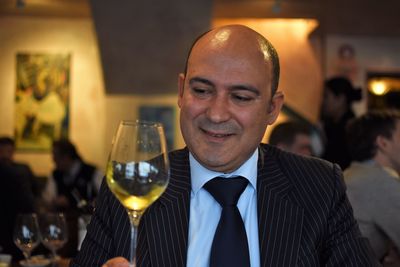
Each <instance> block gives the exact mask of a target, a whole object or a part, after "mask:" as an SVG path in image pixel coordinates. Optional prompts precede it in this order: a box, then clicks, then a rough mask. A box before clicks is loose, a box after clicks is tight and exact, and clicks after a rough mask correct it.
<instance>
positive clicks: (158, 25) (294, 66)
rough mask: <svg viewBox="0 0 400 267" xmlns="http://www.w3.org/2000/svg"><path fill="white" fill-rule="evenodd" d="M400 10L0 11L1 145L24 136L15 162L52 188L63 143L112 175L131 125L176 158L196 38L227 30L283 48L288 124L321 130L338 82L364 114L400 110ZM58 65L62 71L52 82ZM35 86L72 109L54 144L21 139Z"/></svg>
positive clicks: (315, 3) (42, 6) (133, 4)
mask: <svg viewBox="0 0 400 267" xmlns="http://www.w3.org/2000/svg"><path fill="white" fill-rule="evenodd" d="M398 10H400V1H397V0H386V1H372V0H368V1H357V0H324V1H320V0H214V1H212V0H201V1H198V0H169V1H154V0H146V1H126V0H119V1H109V0H2V1H0V58H1V60H0V125H1V126H0V135H7V136H13V137H16V141H17V151H16V154H15V159H16V160H17V161H20V162H24V163H26V164H28V165H29V166H30V167H31V168H32V170H33V172H34V174H35V176H37V179H39V183H42V184H43V183H44V182H45V179H46V177H47V176H48V175H49V174H50V173H51V171H52V170H53V168H54V163H53V159H52V154H51V147H50V144H51V141H52V140H54V139H57V136H58V137H60V136H62V137H67V138H68V139H70V140H71V141H72V142H73V143H74V144H75V145H76V147H78V149H79V152H80V154H81V156H82V157H83V158H84V159H85V160H86V161H88V162H90V163H92V164H94V165H96V166H98V168H99V169H101V170H102V171H103V172H104V171H105V169H106V163H107V158H108V156H109V152H110V147H111V142H112V138H113V135H114V133H115V131H116V129H117V126H118V123H119V122H120V121H121V120H136V119H148V120H164V123H166V124H167V125H166V126H165V127H166V128H167V138H168V145H169V149H176V148H181V147H184V141H183V138H182V136H181V133H180V131H179V108H178V106H177V80H178V73H180V72H182V71H183V69H184V67H185V59H186V56H187V53H188V50H189V48H190V46H191V44H192V41H193V40H194V38H195V37H196V36H198V35H199V34H201V33H202V32H205V31H206V30H208V29H209V28H212V27H216V26H221V25H225V24H243V25H247V26H249V27H251V28H253V29H255V30H257V31H258V32H260V33H261V34H263V35H264V36H266V37H267V38H268V39H269V40H270V41H271V42H272V43H273V44H274V45H275V47H276V49H277V51H278V53H279V56H280V60H281V79H280V83H279V90H281V91H283V92H284V94H285V105H284V108H283V111H282V112H281V115H280V116H279V118H278V120H279V121H285V120H287V119H288V118H295V119H298V120H301V121H303V122H305V123H307V124H309V125H312V126H315V125H317V123H318V119H319V115H320V105H321V101H322V94H323V82H324V80H325V79H327V78H329V77H333V76H336V75H345V76H346V77H348V78H349V79H350V80H351V81H352V83H353V85H354V86H357V87H360V88H362V94H363V98H362V100H361V101H360V102H357V103H356V104H354V106H353V108H354V110H355V113H356V114H363V113H365V112H366V111H367V110H369V109H372V108H376V107H378V108H379V107H385V106H386V105H388V103H389V102H390V103H392V105H395V106H396V107H400V98H399V96H400V20H399V18H398ZM49 58H50V60H53V62H54V61H57V60H58V63H54V64H60V68H59V72H58V73H54V74H51V75H53V76H52V77H53V78H49V77H50V76H51V75H48V70H46V67H48V66H49V65H46V64H47V63H46V62H48V61H46V59H49ZM34 61H36V63H34ZM60 62H61V63H60ZM35 64H36V65H35ZM50 64H51V63H50ZM61 65H62V66H61ZM40 68H43V69H44V70H40ZM33 73H35V74H33ZM38 73H39V75H37V74H38ZM40 73H41V74H43V77H42V78H43V79H41V78H40V76H41V75H40ZM30 74H31V75H37V76H38V77H37V78H35V79H36V80H35V81H32V78H30V77H29V75H30ZM46 75H47V76H46ZM54 77H55V78H54ZM32 82H33V83H38V84H40V83H41V82H43V83H46V82H54V83H57V84H58V85H60V92H61V93H60V94H61V96H62V97H63V99H62V101H63V103H64V105H65V106H64V108H65V109H64V111H62V118H63V120H62V122H61V121H58V122H59V125H56V124H54V125H52V122H50V123H49V124H50V126H51V127H50V132H51V133H52V136H51V137H48V138H47V139H46V140H40V141H38V140H35V141H32V140H25V141H24V140H23V139H24V138H25V137H26V136H27V135H28V133H27V132H26V131H27V130H26V129H22V128H23V126H21V125H20V123H19V122H20V117H21V116H22V114H21V112H22V111H23V110H25V111H26V110H28V111H29V107H26V106H25V107H21V105H19V104H18V103H17V102H18V101H19V103H21V102H22V101H20V99H21V97H22V96H21V94H23V93H25V92H27V89H26V88H28V87H29V85H30V84H29V83H32ZM39 87H40V86H39ZM44 94H46V93H44ZM45 96H46V95H44V96H43V98H44V97H45ZM393 99H394V100H393ZM393 102H394V104H393ZM160 114H161V115H160ZM163 116H164V117H163ZM45 126H46V125H45ZM45 126H43V127H44V128H43V129H44V130H43V135H46V133H48V131H46V128H45ZM21 127H22V128H21ZM33 127H34V126H33ZM33 129H34V128H33ZM31 130H32V129H31ZM47 130H49V129H48V128H47ZM269 130H270V129H268V130H267V132H266V134H265V140H266V138H267V137H268V131H269ZM18 138H21V140H20V139H18ZM28 139H29V138H28Z"/></svg>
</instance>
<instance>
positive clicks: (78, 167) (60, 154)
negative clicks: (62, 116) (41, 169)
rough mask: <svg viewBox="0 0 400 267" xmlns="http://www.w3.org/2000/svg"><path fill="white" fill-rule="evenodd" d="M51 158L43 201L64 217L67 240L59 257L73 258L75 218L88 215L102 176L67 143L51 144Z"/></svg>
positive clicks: (76, 221) (75, 248) (75, 240)
mask: <svg viewBox="0 0 400 267" xmlns="http://www.w3.org/2000/svg"><path fill="white" fill-rule="evenodd" d="M52 156H53V161H54V164H55V169H54V170H53V172H52V174H51V175H50V176H49V178H48V180H47V184H46V186H45V189H44V191H43V194H42V198H43V200H44V202H45V203H46V204H47V207H48V209H50V210H52V211H60V212H64V213H65V214H66V219H67V224H68V233H69V237H68V243H67V245H66V247H65V248H63V249H62V250H61V251H60V254H61V255H63V256H67V257H72V256H74V255H75V254H76V252H77V248H78V245H79V240H78V239H79V238H80V237H79V238H78V218H79V217H80V216H83V215H90V214H91V211H92V208H93V204H94V200H95V198H96V196H97V194H98V192H99V188H100V184H101V181H102V179H103V173H102V172H101V171H100V170H99V169H98V168H96V166H94V165H91V164H89V163H86V162H85V161H84V160H83V159H82V157H81V156H80V155H79V153H78V151H77V149H76V147H75V145H74V144H73V143H71V142H70V141H69V140H66V139H62V140H58V141H54V142H53V149H52Z"/></svg>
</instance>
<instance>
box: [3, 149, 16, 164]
mask: <svg viewBox="0 0 400 267" xmlns="http://www.w3.org/2000/svg"><path fill="white" fill-rule="evenodd" d="M13 155H14V147H13V146H12V145H1V146H0V161H1V162H5V163H11V162H12V161H13Z"/></svg>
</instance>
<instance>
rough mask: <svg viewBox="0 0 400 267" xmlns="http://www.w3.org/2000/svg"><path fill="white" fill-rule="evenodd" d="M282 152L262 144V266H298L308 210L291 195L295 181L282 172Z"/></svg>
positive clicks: (259, 196)
mask: <svg viewBox="0 0 400 267" xmlns="http://www.w3.org/2000/svg"><path fill="white" fill-rule="evenodd" d="M278 156H279V151H276V150H274V149H271V148H270V147H267V146H261V147H260V156H259V161H258V180H257V204H258V205H257V210H258V228H259V242H260V258H261V259H260V260H261V266H296V262H297V256H298V251H299V247H300V239H301V231H302V228H303V227H302V225H303V212H304V211H303V209H302V208H300V207H298V206H297V205H296V204H295V203H293V202H292V201H291V200H290V198H289V197H288V196H289V195H290V191H291V183H290V181H289V179H288V178H287V177H286V176H285V174H284V173H283V172H282V169H281V168H282V166H280V165H279V160H278ZM287 167H288V168H289V167H290V166H287Z"/></svg>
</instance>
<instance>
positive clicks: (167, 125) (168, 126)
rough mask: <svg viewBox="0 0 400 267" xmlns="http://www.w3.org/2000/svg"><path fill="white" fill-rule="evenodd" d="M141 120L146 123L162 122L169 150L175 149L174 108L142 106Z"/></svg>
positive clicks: (140, 109) (140, 110) (140, 108)
mask: <svg viewBox="0 0 400 267" xmlns="http://www.w3.org/2000/svg"><path fill="white" fill-rule="evenodd" d="M139 118H140V120H144V121H152V122H160V123H162V124H163V126H164V131H165V137H166V139H167V145H168V150H172V149H173V148H174V133H175V131H174V122H175V115H174V108H173V107H170V106H141V107H139Z"/></svg>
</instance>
